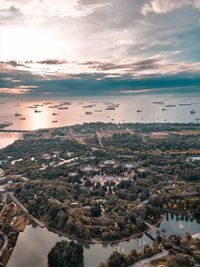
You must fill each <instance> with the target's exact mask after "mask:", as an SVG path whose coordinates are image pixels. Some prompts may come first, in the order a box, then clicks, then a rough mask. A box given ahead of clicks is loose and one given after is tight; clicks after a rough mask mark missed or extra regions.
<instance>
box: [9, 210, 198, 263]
mask: <svg viewBox="0 0 200 267" xmlns="http://www.w3.org/2000/svg"><path fill="white" fill-rule="evenodd" d="M199 228H200V225H199V223H198V222H197V221H196V219H193V220H192V221H191V220H190V219H188V220H187V219H186V218H184V219H183V216H178V217H177V216H174V215H172V214H168V216H167V218H166V220H164V221H163V222H162V223H161V224H160V229H165V230H166V231H165V232H166V234H167V235H169V234H183V233H185V232H189V233H191V234H192V233H196V232H198V231H199ZM61 239H62V240H63V239H67V238H63V237H60V236H59V235H57V234H54V233H52V232H49V231H48V230H46V229H41V228H39V227H37V228H34V227H33V226H31V225H29V226H27V227H26V229H25V231H24V233H21V234H20V236H19V239H18V241H17V245H16V247H15V249H14V251H13V254H12V256H11V258H10V261H9V263H8V265H7V267H27V266H29V267H47V254H48V252H49V251H50V249H51V248H52V247H53V246H54V245H55V243H56V242H57V241H60V240H61ZM151 243H152V241H151V240H150V239H149V238H148V237H147V236H146V235H143V236H142V237H139V238H135V239H132V240H130V241H128V242H122V243H119V244H115V245H113V246H111V245H107V246H103V245H100V244H98V245H89V244H84V247H85V251H84V262H85V265H84V266H85V267H91V266H92V267H98V266H99V264H100V263H101V262H102V261H105V260H106V259H107V258H108V257H109V255H110V254H111V253H112V252H113V251H120V252H124V253H127V252H128V251H130V250H132V249H137V250H140V249H142V247H143V246H144V245H145V244H151ZM19 255H20V256H19Z"/></svg>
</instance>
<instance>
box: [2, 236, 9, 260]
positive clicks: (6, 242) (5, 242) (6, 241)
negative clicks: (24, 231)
mask: <svg viewBox="0 0 200 267" xmlns="http://www.w3.org/2000/svg"><path fill="white" fill-rule="evenodd" d="M0 234H1V235H2V236H4V240H5V241H4V244H3V246H2V248H1V249H0V257H1V255H2V253H3V251H4V249H5V248H6V247H7V245H8V237H7V235H5V234H4V233H3V232H1V231H0Z"/></svg>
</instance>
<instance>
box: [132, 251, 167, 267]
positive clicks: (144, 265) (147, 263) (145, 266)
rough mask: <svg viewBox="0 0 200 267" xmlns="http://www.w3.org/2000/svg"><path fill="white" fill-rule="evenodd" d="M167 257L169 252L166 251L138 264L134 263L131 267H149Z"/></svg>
mask: <svg viewBox="0 0 200 267" xmlns="http://www.w3.org/2000/svg"><path fill="white" fill-rule="evenodd" d="M167 255H168V251H167V250H164V251H163V252H161V253H159V254H156V255H154V256H152V257H150V258H147V259H144V260H141V261H138V262H136V263H134V264H133V265H131V266H130V267H149V266H150V263H151V261H153V260H157V259H159V258H162V257H165V256H167Z"/></svg>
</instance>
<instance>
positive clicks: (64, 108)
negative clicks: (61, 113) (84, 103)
mask: <svg viewBox="0 0 200 267" xmlns="http://www.w3.org/2000/svg"><path fill="white" fill-rule="evenodd" d="M58 109H68V107H58Z"/></svg>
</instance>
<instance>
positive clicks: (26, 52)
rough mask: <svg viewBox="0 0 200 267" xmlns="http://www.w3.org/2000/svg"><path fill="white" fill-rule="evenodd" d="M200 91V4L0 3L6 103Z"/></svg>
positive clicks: (159, 0) (0, 82)
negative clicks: (13, 98) (25, 98)
mask: <svg viewBox="0 0 200 267" xmlns="http://www.w3.org/2000/svg"><path fill="white" fill-rule="evenodd" d="M199 86H200V0H0V96H4V95H39V94H43V95H51V94H53V95H56V94H57V95H59V94H61V93H68V94H80V95H84V94H87V93H91V94H96V93H103V94H105V93H109V92H112V93H114V92H118V91H119V92H126V91H127V90H128V91H137V90H138V91H140V90H141V92H144V91H146V90H150V91H152V90H165V91H166V92H167V91H170V90H173V88H178V89H179V91H180V92H182V91H192V90H197V91H198V88H200V87H199Z"/></svg>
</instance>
